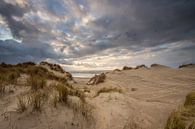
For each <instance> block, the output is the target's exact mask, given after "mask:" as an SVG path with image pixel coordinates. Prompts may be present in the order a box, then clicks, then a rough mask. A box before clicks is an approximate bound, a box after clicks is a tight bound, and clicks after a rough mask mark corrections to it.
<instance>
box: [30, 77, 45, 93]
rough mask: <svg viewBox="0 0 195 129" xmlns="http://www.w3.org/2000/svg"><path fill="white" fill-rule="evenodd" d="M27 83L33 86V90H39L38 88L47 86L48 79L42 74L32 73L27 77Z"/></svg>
mask: <svg viewBox="0 0 195 129" xmlns="http://www.w3.org/2000/svg"><path fill="white" fill-rule="evenodd" d="M27 85H29V86H30V87H31V90H34V91H37V90H38V89H43V88H44V87H45V86H46V79H45V78H43V77H41V76H37V75H30V77H29V78H28V79H27Z"/></svg>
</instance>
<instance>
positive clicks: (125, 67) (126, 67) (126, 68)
mask: <svg viewBox="0 0 195 129" xmlns="http://www.w3.org/2000/svg"><path fill="white" fill-rule="evenodd" d="M131 69H133V68H132V67H128V66H124V67H123V70H131Z"/></svg>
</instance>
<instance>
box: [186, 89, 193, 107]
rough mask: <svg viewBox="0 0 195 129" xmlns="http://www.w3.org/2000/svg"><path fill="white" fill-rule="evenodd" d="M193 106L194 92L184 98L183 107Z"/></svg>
mask: <svg viewBox="0 0 195 129" xmlns="http://www.w3.org/2000/svg"><path fill="white" fill-rule="evenodd" d="M192 105H195V92H191V93H190V94H188V95H187V96H186V101H185V104H184V106H192Z"/></svg>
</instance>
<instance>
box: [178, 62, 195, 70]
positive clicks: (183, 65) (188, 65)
mask: <svg viewBox="0 0 195 129" xmlns="http://www.w3.org/2000/svg"><path fill="white" fill-rule="evenodd" d="M190 66H195V64H192V63H191V64H182V65H180V66H179V69H180V68H185V67H190Z"/></svg>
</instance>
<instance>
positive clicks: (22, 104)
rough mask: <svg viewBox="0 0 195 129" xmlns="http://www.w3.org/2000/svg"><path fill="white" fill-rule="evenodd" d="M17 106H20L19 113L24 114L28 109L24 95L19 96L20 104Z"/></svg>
mask: <svg viewBox="0 0 195 129" xmlns="http://www.w3.org/2000/svg"><path fill="white" fill-rule="evenodd" d="M17 105H18V108H17V110H18V111H19V112H24V111H25V110H26V109H27V102H26V99H25V96H24V95H20V96H18V103H17Z"/></svg>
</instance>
